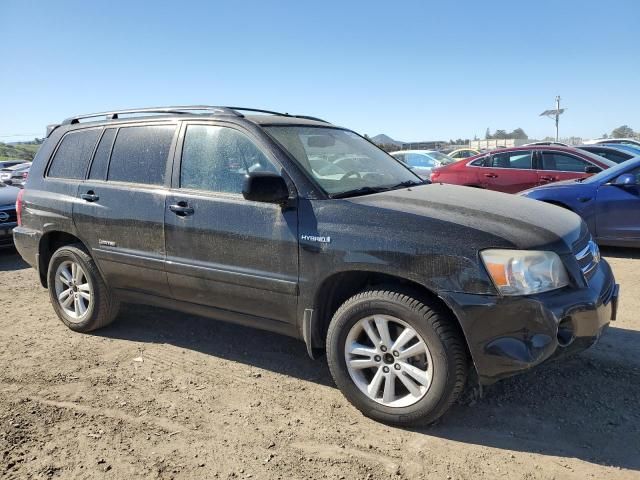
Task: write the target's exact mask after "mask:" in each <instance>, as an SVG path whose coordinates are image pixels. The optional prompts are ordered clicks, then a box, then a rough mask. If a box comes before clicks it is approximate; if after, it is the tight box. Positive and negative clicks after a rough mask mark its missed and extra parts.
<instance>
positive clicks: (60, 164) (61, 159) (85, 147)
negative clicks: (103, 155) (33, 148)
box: [48, 128, 102, 180]
mask: <svg viewBox="0 0 640 480" xmlns="http://www.w3.org/2000/svg"><path fill="white" fill-rule="evenodd" d="M101 132H102V129H101V128H92V129H88V130H77V131H74V132H69V133H67V134H66V135H65V136H64V137H62V141H61V142H60V146H59V147H58V149H57V150H56V153H55V154H54V156H53V159H52V160H51V165H50V166H49V173H48V176H49V177H52V178H69V179H74V180H80V179H83V178H84V176H85V173H86V172H87V168H88V166H89V161H90V160H91V154H92V153H93V149H94V147H95V146H96V142H97V141H98V136H99V135H100V133H101Z"/></svg>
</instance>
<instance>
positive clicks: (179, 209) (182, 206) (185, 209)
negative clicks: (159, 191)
mask: <svg viewBox="0 0 640 480" xmlns="http://www.w3.org/2000/svg"><path fill="white" fill-rule="evenodd" d="M169 210H171V211H172V212H173V213H175V214H176V215H179V216H181V217H186V216H187V215H193V213H194V210H193V207H190V206H189V205H188V204H187V202H178V203H176V204H174V205H169Z"/></svg>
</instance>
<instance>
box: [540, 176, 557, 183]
mask: <svg viewBox="0 0 640 480" xmlns="http://www.w3.org/2000/svg"><path fill="white" fill-rule="evenodd" d="M540 180H543V181H545V182H554V181H555V180H556V177H550V176H548V175H543V176H541V177H540Z"/></svg>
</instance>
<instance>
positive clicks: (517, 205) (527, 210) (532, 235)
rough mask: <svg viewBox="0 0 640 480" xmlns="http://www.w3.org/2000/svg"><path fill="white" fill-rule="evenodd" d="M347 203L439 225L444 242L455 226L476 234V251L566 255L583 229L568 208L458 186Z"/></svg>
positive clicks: (427, 187)
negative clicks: (512, 250)
mask: <svg viewBox="0 0 640 480" xmlns="http://www.w3.org/2000/svg"><path fill="white" fill-rule="evenodd" d="M349 200H350V201H352V202H354V203H357V204H360V205H363V206H365V205H366V206H369V207H375V208H377V209H384V210H387V211H394V212H398V213H405V214H408V215H414V216H419V217H424V218H425V219H432V220H435V221H438V222H439V226H438V228H439V229H441V230H440V231H442V232H443V235H442V241H451V239H450V238H449V239H447V238H446V229H447V228H446V224H449V225H450V226H451V228H450V229H449V230H451V231H455V232H456V234H460V232H461V229H460V228H459V227H463V229H462V231H465V230H466V231H468V230H469V229H472V230H475V231H476V232H477V233H478V235H477V237H476V238H478V239H483V240H481V241H482V243H484V244H483V245H477V248H488V247H491V246H502V247H505V246H510V247H512V248H521V249H548V250H553V251H556V252H558V253H567V252H568V251H570V248H571V245H572V244H573V243H574V242H576V241H577V240H578V238H579V237H580V234H581V233H582V229H583V228H586V227H584V226H583V222H582V220H581V218H580V217H579V216H578V215H576V214H575V213H573V212H570V211H568V210H565V209H562V208H558V207H556V206H553V205H548V204H546V203H543V202H539V201H537V200H531V199H528V198H524V197H521V196H518V195H511V194H507V193H500V192H493V191H488V190H482V189H478V188H471V187H462V186H458V185H446V184H444V185H443V184H432V185H424V186H420V187H411V188H407V189H402V190H392V191H389V192H381V193H377V194H373V195H364V196H361V197H354V198H351V199H349ZM452 224H453V225H452ZM468 233H470V232H468ZM459 240H460V241H463V242H465V241H468V239H466V238H461V239H459ZM472 241H473V239H472Z"/></svg>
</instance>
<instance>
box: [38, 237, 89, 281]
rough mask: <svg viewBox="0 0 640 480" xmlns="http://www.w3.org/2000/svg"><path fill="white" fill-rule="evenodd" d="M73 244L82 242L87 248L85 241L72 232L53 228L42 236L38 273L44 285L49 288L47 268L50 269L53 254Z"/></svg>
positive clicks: (39, 248) (39, 244) (39, 246)
mask: <svg viewBox="0 0 640 480" xmlns="http://www.w3.org/2000/svg"><path fill="white" fill-rule="evenodd" d="M73 244H80V245H82V246H83V248H84V249H85V250H87V248H86V245H85V244H84V242H83V241H82V240H80V239H79V238H78V237H77V236H75V235H73V234H72V233H69V232H65V231H61V230H52V231H50V232H46V233H45V234H44V235H42V238H40V242H39V243H38V274H39V277H40V283H41V284H42V286H43V287H45V288H47V270H48V269H49V262H50V261H51V256H52V255H53V254H54V253H55V251H56V250H58V249H59V248H60V247H64V246H65V245H73ZM87 251H88V250H87Z"/></svg>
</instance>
